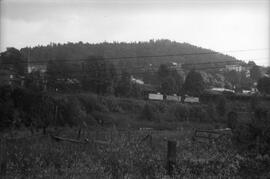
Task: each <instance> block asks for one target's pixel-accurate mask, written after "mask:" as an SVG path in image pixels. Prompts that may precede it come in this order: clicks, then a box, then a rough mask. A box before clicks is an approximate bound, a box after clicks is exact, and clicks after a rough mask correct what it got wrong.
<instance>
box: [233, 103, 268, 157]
mask: <svg viewBox="0 0 270 179" xmlns="http://www.w3.org/2000/svg"><path fill="white" fill-rule="evenodd" d="M233 138H234V139H235V140H234V141H235V144H236V145H237V146H238V148H239V149H240V151H241V152H243V151H255V152H258V153H261V154H265V153H267V154H270V116H269V111H266V110H264V109H262V108H259V109H256V110H255V114H254V116H253V119H252V120H251V122H248V123H243V122H241V123H238V125H237V126H236V127H235V129H234V130H233Z"/></svg>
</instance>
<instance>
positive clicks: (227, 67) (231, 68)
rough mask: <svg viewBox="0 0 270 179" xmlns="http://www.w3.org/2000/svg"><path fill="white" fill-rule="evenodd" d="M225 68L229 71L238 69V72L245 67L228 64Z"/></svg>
mask: <svg viewBox="0 0 270 179" xmlns="http://www.w3.org/2000/svg"><path fill="white" fill-rule="evenodd" d="M225 69H226V70H228V71H233V70H234V71H237V72H241V71H243V70H244V68H243V67H242V66H241V65H226V66H225Z"/></svg>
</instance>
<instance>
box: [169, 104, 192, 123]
mask: <svg viewBox="0 0 270 179" xmlns="http://www.w3.org/2000/svg"><path fill="white" fill-rule="evenodd" d="M171 111H172V113H173V114H174V116H175V118H176V120H178V121H187V120H188V119H189V116H190V113H189V112H190V108H189V106H188V105H186V104H176V105H174V106H172V109H171Z"/></svg>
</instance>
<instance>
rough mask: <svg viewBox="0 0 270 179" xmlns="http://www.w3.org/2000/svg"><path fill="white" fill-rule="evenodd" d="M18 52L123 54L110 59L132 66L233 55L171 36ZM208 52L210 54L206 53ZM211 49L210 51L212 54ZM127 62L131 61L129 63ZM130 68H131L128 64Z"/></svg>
mask: <svg viewBox="0 0 270 179" xmlns="http://www.w3.org/2000/svg"><path fill="white" fill-rule="evenodd" d="M21 53H22V54H23V56H24V57H26V58H28V59H29V61H49V60H66V59H72V60H80V59H86V58H88V57H89V56H103V57H104V58H119V57H123V60H122V61H118V60H113V61H114V63H115V64H117V66H119V67H120V66H121V67H126V68H127V67H134V65H136V66H146V65H148V64H152V65H154V66H155V67H158V66H159V65H160V64H161V63H165V62H166V63H167V62H178V63H194V62H213V61H215V62H216V61H219V62H220V61H234V60H236V59H235V58H233V57H231V56H227V55H223V54H221V53H216V52H214V51H211V50H208V49H203V48H200V47H196V46H193V45H190V44H188V43H178V42H175V41H170V40H150V41H149V42H133V43H124V42H121V43H120V42H114V43H107V42H103V43H99V44H90V43H82V42H78V43H70V42H69V43H66V44H55V43H52V44H50V45H47V46H37V47H33V48H29V47H27V48H22V49H21ZM198 53H199V54H202V53H207V54H203V55H186V56H184V55H182V56H181V55H180V56H163V55H175V54H198ZM209 53H210V54H209ZM211 53H213V54H211ZM159 55H161V56H162V57H153V58H147V60H145V59H146V58H136V57H141V56H159ZM124 57H135V58H133V59H130V60H128V59H125V58H124ZM128 62H132V65H133V66H132V65H131V64H130V63H128ZM131 70H132V68H131Z"/></svg>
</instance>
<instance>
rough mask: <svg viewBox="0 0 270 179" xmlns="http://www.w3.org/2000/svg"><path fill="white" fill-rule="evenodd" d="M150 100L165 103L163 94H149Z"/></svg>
mask: <svg viewBox="0 0 270 179" xmlns="http://www.w3.org/2000/svg"><path fill="white" fill-rule="evenodd" d="M148 99H149V100H157V101H163V99H164V98H163V95H162V94H160V93H157V94H155V93H149V94H148Z"/></svg>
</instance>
